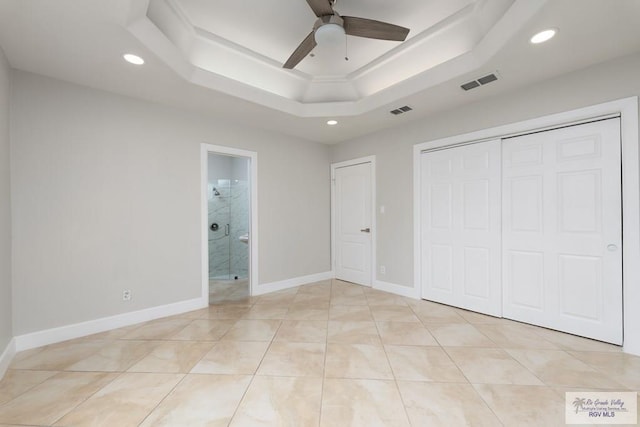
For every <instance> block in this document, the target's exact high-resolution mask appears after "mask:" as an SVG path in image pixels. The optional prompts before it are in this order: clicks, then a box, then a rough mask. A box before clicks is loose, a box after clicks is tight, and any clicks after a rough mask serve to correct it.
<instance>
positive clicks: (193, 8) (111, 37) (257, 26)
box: [0, 0, 640, 143]
mask: <svg viewBox="0 0 640 427" xmlns="http://www.w3.org/2000/svg"><path fill="white" fill-rule="evenodd" d="M159 2H164V3H165V4H169V5H172V6H173V7H174V9H175V8H178V9H179V10H180V11H181V12H180V14H181V15H182V18H183V19H186V20H187V22H190V25H191V28H192V29H194V28H195V29H196V30H193V31H192V30H189V27H187V30H188V31H187V34H189V31H190V34H192V35H193V34H196V35H197V36H199V37H200V38H202V37H203V36H204V38H205V39H207V40H209V42H211V41H214V42H215V43H210V44H211V45H214V46H215V45H216V43H217V45H218V46H225V47H226V48H228V49H229V47H231V48H232V49H229V50H228V52H231V53H230V55H231V56H230V57H233V54H235V55H236V56H238V53H242V54H243V55H244V58H245V60H251V61H254V66H252V67H247V66H244V67H230V70H231V71H229V70H227V75H224V74H221V73H217V72H216V70H215V69H213V70H207V69H205V67H201V66H202V65H203V64H202V63H200V64H198V65H199V66H195V65H194V63H193V62H194V56H190V55H189V54H190V53H191V54H193V52H194V51H197V49H193V47H194V46H196V47H197V44H191V45H190V46H191V47H190V48H189V45H188V43H190V42H193V41H194V40H196V38H192V39H188V38H183V39H179V38H175V37H177V36H179V35H180V33H169V35H170V36H171V37H167V30H168V29H171V28H172V27H171V25H173V24H171V21H168V22H164V23H163V22H161V19H160V18H159V16H155V15H154V14H153V13H151V10H152V9H150V8H149V5H150V1H149V0H109V1H105V0H55V1H52V0H0V46H2V48H3V50H4V51H5V53H6V55H7V57H8V59H9V62H10V63H11V65H12V66H13V67H14V68H17V69H21V70H25V71H30V72H34V73H38V74H43V75H47V76H51V77H54V78H58V79H62V80H66V81H70V82H74V83H78V84H81V85H86V86H90V87H94V88H99V89H103V90H107V91H111V92H116V93H120V94H125V95H129V96H132V97H136V98H142V99H147V100H151V101H155V102H161V103H164V104H168V105H172V106H176V107H180V108H186V109H189V110H191V111H195V112H198V113H202V114H206V115H214V116H216V117H219V118H222V119H224V120H227V121H235V122H237V123H239V124H242V125H250V126H255V127H259V128H264V129H270V130H276V131H279V132H282V133H285V134H290V135H294V136H298V137H302V138H305V139H308V140H314V141H320V142H326V143H333V142H340V141H344V140H348V139H351V138H355V137H358V136H362V135H365V134H367V133H371V132H375V131H378V130H381V129H384V128H388V127H393V126H401V125H402V124H404V123H407V122H408V121H412V120H417V119H419V118H420V117H424V116H425V115H428V114H432V113H434V112H437V111H442V110H446V109H450V108H454V107H456V106H459V105H462V104H466V103H470V102H476V101H478V100H480V99H483V98H486V97H490V96H493V95H496V94H498V93H503V92H505V91H508V90H511V89H514V88H517V87H520V86H524V85H527V84H531V83H534V82H537V81H540V80H543V79H546V78H550V77H553V76H556V75H560V74H563V73H566V72H569V71H572V70H575V69H579V68H584V67H587V66H589V65H592V64H595V63H599V62H603V61H606V60H610V59H613V58H615V57H619V56H623V55H627V54H631V53H634V52H638V51H640V25H638V24H637V20H638V17H640V1H638V0H616V1H611V0H549V1H544V0H516V1H506V0H477V1H472V0H448V1H447V0H396V1H393V2H390V1H383V0H367V1H364V0H359V1H358V0H339V1H338V3H337V4H336V9H337V10H338V11H339V12H340V13H341V14H344V15H352V16H361V17H365V18H372V19H378V20H383V21H387V22H391V23H395V24H398V25H404V26H407V27H409V28H411V30H412V31H411V33H410V38H409V40H408V41H407V42H405V43H402V44H394V43H392V42H379V41H376V40H366V39H358V38H356V37H350V38H349V50H350V53H349V56H350V58H352V61H353V63H352V61H349V63H347V64H346V65H345V64H344V60H341V59H340V58H339V59H338V62H337V65H336V63H335V62H332V61H333V60H332V59H331V58H330V57H318V56H319V55H318V56H316V57H315V58H308V59H305V60H304V61H303V62H302V63H301V64H300V65H299V67H298V69H297V70H295V71H293V72H292V71H287V70H282V69H281V68H280V64H281V63H282V62H283V61H284V60H286V58H287V57H288V55H289V54H290V53H291V51H292V50H293V49H294V48H295V46H296V45H297V44H298V43H299V42H300V41H301V40H302V38H304V36H305V35H306V34H308V32H309V31H310V29H311V25H312V24H313V21H314V18H315V17H314V15H313V13H312V12H311V11H310V9H309V8H308V6H307V4H306V1H304V0H278V2H271V1H263V0H236V1H232V2H220V1H212V0H152V2H151V5H152V6H153V5H154V4H155V6H157V5H158V4H159ZM166 2H169V3H166ZM274 3H277V7H273V5H274ZM155 6H154V7H155ZM501 8H502V9H501ZM505 8H506V12H505ZM482 10H485V11H493V12H492V13H486V14H484V15H483V14H479V15H478V14H474V13H473V12H474V11H476V12H477V11H482ZM501 10H502V12H500V11H501ZM461 11H462V12H461ZM149 15H151V16H153V17H154V19H155V21H154V20H152V19H150V16H149ZM167 16H168V15H167ZM461 16H463V17H465V16H466V17H470V16H474V18H473V20H472V21H464V22H465V28H466V29H467V30H468V29H469V25H467V24H470V23H473V26H472V28H473V30H474V31H469V32H468V33H465V34H471V33H473V34H475V35H474V36H473V37H468V38H464V39H456V34H455V33H453V32H451V31H449V33H448V34H447V31H445V30H446V29H447V28H455V25H449V24H453V23H456V22H458V23H459V22H461V21H460V17H461ZM443 22H444V24H443ZM434 25H435V27H434ZM160 27H162V29H161V28H160ZM547 27H556V28H558V29H559V33H558V36H557V37H556V38H554V39H553V40H552V41H550V42H549V43H547V44H544V45H538V46H533V45H531V44H530V43H529V42H528V39H529V37H530V36H531V35H532V34H533V33H534V32H535V31H537V30H540V29H543V28H547ZM163 31H164V32H163ZM425 32H427V33H428V34H429V37H424V38H425V39H430V38H434V36H435V35H442V40H441V41H440V42H441V43H444V44H440V45H439V47H440V48H439V49H434V51H433V52H432V55H431V56H427V57H428V58H429V60H433V58H434V57H438V58H439V62H438V61H436V62H435V63H430V64H426V63H423V62H421V61H423V60H424V58H425V52H424V51H420V49H421V48H422V47H421V46H417V45H418V43H417V42H415V41H413V42H412V40H414V39H420V34H424V33H425ZM172 37H173V38H174V40H172ZM352 40H353V43H352ZM452 40H453V41H452ZM455 40H462V41H459V43H461V44H465V43H466V45H465V46H464V49H461V50H460V51H457V54H456V55H454V54H451V53H450V52H449V53H448V52H444V50H445V49H443V46H447V45H446V43H451V44H452V45H456V43H458V42H456V41H455ZM221 41H222V42H221ZM184 43H187V45H186V46H185V44H184ZM356 46H357V48H356ZM425 46H428V44H425ZM185 47H186V49H185ZM424 48H425V49H426V47H424ZM125 52H133V53H138V54H139V55H141V56H143V57H144V58H145V59H146V64H145V65H144V66H141V67H135V66H132V65H129V64H127V63H125V62H124V61H123V60H122V54H123V53H125ZM202 52H204V51H202ZM234 52H235V53H234ZM355 52H357V53H355ZM390 52H391V53H390ZM203 55H204V56H206V53H205V54H203ZM389 55H396V56H393V60H389V61H386V62H387V63H390V64H391V65H390V66H388V68H386V69H385V72H384V73H381V74H380V76H382V77H381V78H382V79H383V80H384V81H383V82H380V81H379V79H378V77H379V76H376V73H375V72H369V73H364V74H365V75H366V76H367V78H368V79H369V80H367V81H365V83H362V84H361V85H359V82H357V76H359V74H358V72H359V70H363V69H366V68H367V67H368V66H370V65H371V64H376V61H380V60H379V59H378V58H380V57H383V58H386V57H389ZM241 56H242V55H241ZM195 58H196V59H197V58H198V56H197V55H195ZM200 58H202V56H201V57H200ZM443 58H444V60H442V59H443ZM221 62H224V61H221ZM382 62H384V61H382ZM256 64H258V65H256ZM265 64H266V65H265ZM274 64H275V65H274ZM398 64H399V65H401V67H400V71H398V70H395V71H394V66H397V65H398ZM407 64H419V65H418V66H416V68H415V69H414V70H413V71H412V72H409V73H407V72H405V74H402V69H404V68H406V66H407ZM425 64H426V65H425ZM259 66H264V67H267V68H268V69H269V70H270V71H269V73H271V74H268V75H267V74H265V73H262V74H261V75H263V76H267V77H268V78H266V79H265V80H268V81H269V79H271V80H272V81H276V82H278V85H280V86H279V87H278V89H279V90H281V92H278V91H276V90H271V91H269V90H265V89H264V88H261V87H260V86H259V85H255V84H253V83H255V82H254V81H252V80H251V78H254V79H255V78H256V77H246V76H247V75H250V73H249V71H251V70H250V69H252V68H257V69H259V68H260V67H259ZM372 68H373V69H374V71H375V70H378V69H380V68H381V67H380V66H374V67H372ZM382 68H384V67H382ZM493 71H497V72H498V74H499V77H500V79H499V80H498V81H497V82H494V83H491V84H489V85H487V86H483V87H480V88H478V89H475V90H473V91H470V92H464V91H462V90H461V89H460V87H459V86H460V84H462V83H465V82H466V81H468V80H471V79H474V78H477V77H480V76H482V75H484V74H487V73H489V72H493ZM388 73H391V74H393V76H391V77H390V76H389V75H388ZM290 76H293V77H294V78H295V79H297V81H298V82H303V86H304V85H307V86H306V92H305V96H307V97H308V98H307V99H305V98H304V96H303V97H300V95H299V94H298V93H297V92H296V91H295V90H294V89H296V86H295V84H294V85H292V86H287V82H288V80H290V78H289V77H290ZM398 76H399V77H398ZM327 77H329V78H327ZM390 78H391V80H388V79H390ZM340 79H342V80H343V81H342V83H343V84H350V85H355V87H356V89H357V90H355V92H353V98H352V99H347V100H340V99H337V100H331V99H329V100H325V99H318V98H317V97H318V96H321V95H323V94H324V95H323V96H328V95H326V94H327V93H337V94H338V95H341V93H342V92H341V91H335V92H331V90H333V89H334V88H329V89H331V90H328V89H327V86H319V87H320V88H322V89H318V90H317V92H318V93H317V94H315V95H314V94H313V93H312V92H313V90H314V89H313V86H309V85H312V84H314V83H318V82H321V83H326V81H327V80H329V81H331V80H333V81H334V83H335V80H340ZM349 79H351V81H348V80H349ZM394 79H395V80H394ZM389 81H391V83H389ZM270 84H273V83H270ZM298 84H300V83H298ZM267 86H268V85H267ZM344 87H346V86H343V88H344ZM361 87H364V88H365V89H364V90H363V89H361ZM370 87H372V88H373V89H371V90H369V91H367V90H366V88H370ZM282 88H283V89H282ZM287 88H288V89H287ZM292 88H293V89H292ZM310 93H311V95H312V96H309V94H310ZM403 105H410V106H412V107H413V108H414V111H411V112H409V113H406V114H403V115H401V116H393V115H391V114H389V110H391V109H394V108H396V107H399V106H403ZM332 116H336V117H339V120H340V123H339V124H338V125H337V126H334V127H328V126H326V124H325V122H326V119H327V118H328V117H332Z"/></svg>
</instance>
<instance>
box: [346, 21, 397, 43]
mask: <svg viewBox="0 0 640 427" xmlns="http://www.w3.org/2000/svg"><path fill="white" fill-rule="evenodd" d="M342 19H344V31H345V33H347V34H349V35H350V36H358V37H366V38H369V39H380V40H394V41H399V42H403V41H405V39H406V38H407V35H408V34H409V29H408V28H405V27H401V26H399V25H393V24H387V23H386V22H380V21H375V20H373V19H365V18H355V17H353V16H343V17H342Z"/></svg>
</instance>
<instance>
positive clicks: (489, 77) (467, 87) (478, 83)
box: [460, 73, 498, 90]
mask: <svg viewBox="0 0 640 427" xmlns="http://www.w3.org/2000/svg"><path fill="white" fill-rule="evenodd" d="M496 80H498V76H496V75H495V73H491V74H487V75H486V76H484V77H480V78H479V79H478V80H471V81H470V82H468V83H465V84H463V85H461V86H460V87H461V88H462V89H464V90H471V89H475V88H477V87H480V86H481V85H486V84H488V83H491V82H495V81H496Z"/></svg>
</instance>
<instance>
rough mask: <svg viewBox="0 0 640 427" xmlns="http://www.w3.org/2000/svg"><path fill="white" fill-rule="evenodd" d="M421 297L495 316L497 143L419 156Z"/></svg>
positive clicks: (498, 205)
mask: <svg viewBox="0 0 640 427" xmlns="http://www.w3.org/2000/svg"><path fill="white" fill-rule="evenodd" d="M421 171H422V172H421V173H422V177H421V180H422V186H421V188H422V195H421V199H422V200H421V203H422V206H421V212H422V218H421V224H422V230H421V232H422V236H421V245H422V251H421V252H422V279H421V280H422V298H424V299H428V300H431V301H437V302H441V303H444V304H450V305H454V306H457V307H462V308H466V309H469V310H474V311H478V312H481V313H486V314H491V315H494V316H500V315H501V306H502V300H501V292H502V291H501V283H500V280H501V270H500V258H501V255H500V208H501V202H500V186H501V180H500V140H494V141H488V142H482V143H477V144H471V145H466V146H463V147H456V148H451V149H446V150H440V151H433V152H426V153H424V154H422V167H421Z"/></svg>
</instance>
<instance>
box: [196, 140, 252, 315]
mask: <svg viewBox="0 0 640 427" xmlns="http://www.w3.org/2000/svg"><path fill="white" fill-rule="evenodd" d="M202 154H203V184H206V185H203V187H204V188H203V192H205V193H206V195H205V194H203V196H204V202H205V206H204V208H205V209H204V210H203V217H204V218H203V219H204V221H203V225H204V227H205V235H206V238H205V239H203V240H204V243H205V245H206V248H205V245H203V265H204V267H205V268H204V269H203V270H206V271H203V293H204V295H206V296H207V298H208V301H209V304H218V303H222V302H229V301H242V300H245V299H247V298H248V297H249V296H250V295H251V289H252V283H254V279H255V276H256V272H255V270H254V269H253V268H252V266H255V265H257V263H254V262H253V261H254V260H255V256H254V254H255V251H254V250H253V248H255V247H257V246H255V244H254V243H255V242H254V240H255V234H256V233H255V227H253V225H254V224H255V215H254V212H255V209H256V206H255V200H256V199H257V197H255V185H253V184H254V181H255V180H254V179H253V176H254V174H255V172H253V171H254V170H255V162H256V161H257V159H256V156H255V153H252V152H244V151H242V150H236V149H230V148H226V147H217V146H211V145H205V146H204V149H203V153H202Z"/></svg>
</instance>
